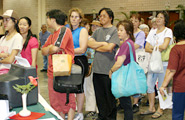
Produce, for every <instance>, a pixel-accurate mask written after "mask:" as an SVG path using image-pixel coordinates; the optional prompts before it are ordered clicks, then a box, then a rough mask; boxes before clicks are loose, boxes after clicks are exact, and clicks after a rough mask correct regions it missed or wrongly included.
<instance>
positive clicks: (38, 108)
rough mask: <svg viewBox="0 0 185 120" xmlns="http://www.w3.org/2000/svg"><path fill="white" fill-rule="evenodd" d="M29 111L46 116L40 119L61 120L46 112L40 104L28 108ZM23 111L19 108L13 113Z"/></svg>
mask: <svg viewBox="0 0 185 120" xmlns="http://www.w3.org/2000/svg"><path fill="white" fill-rule="evenodd" d="M27 109H28V110H30V111H31V112H39V113H45V115H44V116H42V117H41V118H39V119H46V118H55V119H56V120H59V119H58V118H57V117H56V116H54V115H53V114H52V113H50V112H49V111H45V109H44V107H43V106H42V105H41V104H40V103H37V104H36V105H31V106H27ZM21 110H22V107H18V108H14V109H13V110H11V111H16V113H19V112H20V111H21Z"/></svg>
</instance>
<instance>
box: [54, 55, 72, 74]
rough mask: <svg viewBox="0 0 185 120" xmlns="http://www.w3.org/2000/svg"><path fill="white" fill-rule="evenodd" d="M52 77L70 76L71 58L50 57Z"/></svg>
mask: <svg viewBox="0 0 185 120" xmlns="http://www.w3.org/2000/svg"><path fill="white" fill-rule="evenodd" d="M52 62H53V76H70V75H71V66H72V57H71V55H69V54H54V55H52Z"/></svg>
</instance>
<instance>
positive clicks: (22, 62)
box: [15, 56, 31, 67]
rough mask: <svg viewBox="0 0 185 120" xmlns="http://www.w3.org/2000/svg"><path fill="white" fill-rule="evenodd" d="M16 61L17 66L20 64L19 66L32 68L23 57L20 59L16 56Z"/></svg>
mask: <svg viewBox="0 0 185 120" xmlns="http://www.w3.org/2000/svg"><path fill="white" fill-rule="evenodd" d="M15 61H16V63H15V64H19V65H22V66H24V67H31V66H30V63H29V62H28V60H27V59H25V58H22V57H19V56H15Z"/></svg>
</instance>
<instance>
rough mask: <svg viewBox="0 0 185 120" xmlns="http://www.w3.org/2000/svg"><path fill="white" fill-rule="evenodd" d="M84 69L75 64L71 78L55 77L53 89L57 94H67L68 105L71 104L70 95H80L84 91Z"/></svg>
mask: <svg viewBox="0 0 185 120" xmlns="http://www.w3.org/2000/svg"><path fill="white" fill-rule="evenodd" d="M83 76H84V71H83V68H82V67H81V66H79V65H76V64H73V65H72V68H71V75H70V76H55V77H54V79H53V89H54V90H55V91H56V92H60V93H66V94H67V97H66V104H68V103H69V93H79V92H81V91H82V90H83V89H82V87H83V78H84V77H83Z"/></svg>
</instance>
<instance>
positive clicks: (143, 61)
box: [136, 48, 150, 73]
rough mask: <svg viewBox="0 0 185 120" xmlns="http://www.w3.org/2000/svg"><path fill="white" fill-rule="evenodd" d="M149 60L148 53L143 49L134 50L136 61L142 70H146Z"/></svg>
mask: <svg viewBox="0 0 185 120" xmlns="http://www.w3.org/2000/svg"><path fill="white" fill-rule="evenodd" d="M149 60H150V53H147V52H145V49H144V48H142V49H137V50H136V62H137V63H138V64H139V65H140V66H141V67H142V68H143V69H144V72H145V73H147V72H148V65H149Z"/></svg>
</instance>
